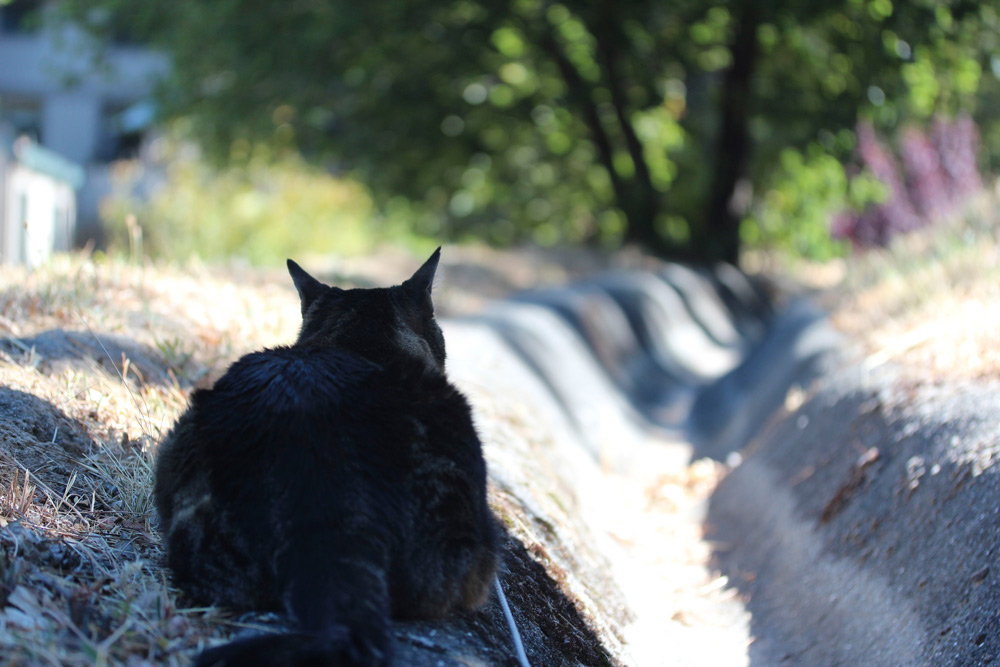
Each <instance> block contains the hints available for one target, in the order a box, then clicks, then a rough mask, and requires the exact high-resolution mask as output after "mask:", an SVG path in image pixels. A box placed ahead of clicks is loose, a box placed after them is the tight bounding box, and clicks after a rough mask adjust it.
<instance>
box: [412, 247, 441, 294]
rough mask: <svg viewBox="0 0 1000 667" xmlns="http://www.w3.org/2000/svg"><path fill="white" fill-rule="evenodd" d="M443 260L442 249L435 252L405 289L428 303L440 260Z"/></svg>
mask: <svg viewBox="0 0 1000 667" xmlns="http://www.w3.org/2000/svg"><path fill="white" fill-rule="evenodd" d="M440 259H441V248H438V249H437V250H435V251H434V254H433V255H431V256H430V258H429V259H428V260H427V261H426V262H424V265H423V266H421V267H420V268H419V269H417V272H416V273H414V274H413V276H411V277H410V279H409V280H407V281H406V282H405V283H403V287H404V288H405V289H406V291H408V292H409V293H410V294H413V295H414V296H416V297H422V298H426V299H427V300H428V301H429V300H430V297H431V286H433V284H434V273H435V272H436V271H437V266H438V260H440Z"/></svg>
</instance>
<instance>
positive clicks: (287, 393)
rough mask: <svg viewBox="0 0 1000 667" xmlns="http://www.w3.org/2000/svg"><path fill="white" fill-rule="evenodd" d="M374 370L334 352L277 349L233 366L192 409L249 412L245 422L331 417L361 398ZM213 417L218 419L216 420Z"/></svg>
mask: <svg viewBox="0 0 1000 667" xmlns="http://www.w3.org/2000/svg"><path fill="white" fill-rule="evenodd" d="M375 370H376V367H375V366H374V365H373V364H371V363H369V362H367V361H365V360H364V359H361V358H360V357H357V356H356V355H352V354H350V353H347V352H342V351H339V350H336V349H323V348H302V347H296V346H292V347H276V348H270V349H265V350H260V351H258V352H252V353H250V354H248V355H246V356H244V357H241V358H240V359H239V360H238V361H236V362H235V363H234V364H233V365H232V366H231V367H230V368H229V370H227V371H226V373H225V375H223V376H222V377H221V378H220V379H219V380H218V382H216V383H215V386H214V387H212V389H210V390H207V391H201V392H198V393H197V394H195V396H194V397H193V400H192V404H193V405H194V407H195V408H196V409H199V410H203V409H209V410H218V411H221V412H223V413H224V412H227V411H233V412H236V411H239V412H242V411H244V410H247V411H249V412H248V413H243V415H242V416H243V417H244V418H247V417H253V416H254V415H257V416H266V415H290V414H291V415H294V414H296V413H300V414H307V413H310V412H315V411H323V412H329V411H330V410H331V409H336V408H337V407H338V406H341V405H344V404H345V403H349V402H355V403H356V402H358V401H361V400H363V399H364V396H363V394H362V393H361V392H359V388H360V387H361V386H362V385H364V384H366V383H368V382H369V379H370V378H371V376H372V373H373V372H374V371H375ZM214 416H216V417H218V416H221V415H218V414H216V415H214Z"/></svg>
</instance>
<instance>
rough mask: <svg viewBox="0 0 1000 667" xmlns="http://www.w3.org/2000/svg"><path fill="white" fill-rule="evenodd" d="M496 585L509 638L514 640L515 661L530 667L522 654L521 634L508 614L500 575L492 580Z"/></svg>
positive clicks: (512, 617)
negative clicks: (508, 629)
mask: <svg viewBox="0 0 1000 667" xmlns="http://www.w3.org/2000/svg"><path fill="white" fill-rule="evenodd" d="M493 583H495V584H496V589H497V595H498V596H499V597H500V606H501V607H503V615H504V616H506V617H507V626H508V627H509V628H510V636H511V637H513V638H514V651H515V652H516V653H517V660H518V662H520V663H521V667H531V663H530V662H528V656H527V654H526V653H525V652H524V644H522V643H521V633H520V632H518V631H517V624H516V623H514V615H513V614H511V613H510V606H509V605H508V604H507V596H506V595H504V594H503V586H501V585H500V575H497V576H495V577H494V578H493Z"/></svg>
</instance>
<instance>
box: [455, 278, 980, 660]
mask: <svg viewBox="0 0 1000 667" xmlns="http://www.w3.org/2000/svg"><path fill="white" fill-rule="evenodd" d="M461 327H465V328H466V331H465V332H464V333H457V332H458V329H459V328H461ZM478 328H482V329H483V330H486V331H492V332H493V333H494V335H495V338H494V340H493V343H491V344H492V345H498V346H502V347H506V348H507V352H506V353H505V354H506V355H507V356H506V357H505V358H506V362H505V364H504V365H505V367H506V368H505V367H500V368H498V369H496V370H495V372H496V373H498V374H500V375H508V374H509V369H510V368H513V367H517V368H519V369H520V370H519V371H517V373H516V375H517V377H518V379H517V380H516V382H512V383H508V384H506V385H496V387H497V388H500V387H503V389H502V390H503V391H514V392H517V393H518V394H519V395H520V396H522V397H523V398H524V400H526V401H529V402H530V403H531V404H532V405H533V406H534V408H536V409H537V411H538V414H539V415H540V420H541V421H542V422H543V424H541V426H540V428H542V429H545V428H549V432H550V433H551V434H552V436H551V451H552V452H553V454H552V456H553V457H555V458H553V459H552V461H554V462H553V463H552V465H551V466H550V468H549V470H550V471H552V473H553V474H555V475H557V476H559V477H560V479H562V480H563V483H564V485H565V486H566V488H568V489H572V491H573V497H574V500H573V502H574V503H575V505H574V506H575V507H576V509H577V511H579V512H581V514H582V515H583V516H586V517H591V518H593V517H595V516H599V515H600V513H601V510H602V507H600V505H601V504H602V503H604V502H607V507H612V506H614V505H613V503H611V502H609V501H608V499H607V497H602V496H601V495H600V493H599V492H598V491H596V490H595V489H600V488H601V487H602V483H603V482H602V474H601V473H600V471H598V470H597V466H596V465H594V464H598V463H599V464H600V465H601V466H603V468H604V469H605V471H606V470H609V469H610V470H613V471H618V472H621V473H626V474H627V475H629V477H628V478H627V479H635V480H639V479H642V473H643V467H645V466H647V464H648V462H649V461H650V456H652V455H653V452H659V453H660V454H661V455H663V456H665V457H666V458H671V457H672V458H673V465H679V466H680V465H683V464H684V460H685V459H687V458H688V457H691V458H699V457H702V456H711V457H714V458H716V459H720V460H726V459H727V458H729V459H730V461H731V463H732V464H733V465H734V466H735V467H734V469H733V470H732V471H731V472H730V473H729V475H728V476H727V477H726V478H725V479H724V480H723V481H722V483H721V484H720V485H719V487H718V489H717V490H716V492H715V493H714V495H713V496H712V498H711V501H710V505H709V508H708V513H707V516H706V517H705V526H706V528H707V529H708V530H710V531H711V532H710V535H709V536H708V537H709V539H711V540H712V543H713V544H714V545H716V546H715V558H716V561H717V563H718V566H719V567H720V568H721V569H722V571H723V573H724V574H725V575H726V576H727V577H728V580H729V582H730V584H731V585H735V586H736V587H737V588H738V590H739V591H740V592H741V594H742V596H743V599H744V600H747V603H746V604H747V606H746V608H747V609H748V610H749V612H750V613H751V614H752V616H751V619H750V627H749V633H750V635H752V637H753V641H752V643H750V644H749V649H748V652H747V655H746V656H744V659H743V660H742V661H741V658H740V656H735V657H734V655H733V654H732V653H727V654H726V655H727V656H728V658H727V659H726V660H723V661H721V662H719V663H712V664H746V663H747V662H749V664H751V665H754V666H770V665H799V666H802V667H811V666H813V665H832V664H845V665H846V664H851V665H854V664H857V665H927V666H931V665H970V666H971V665H985V664H988V663H991V662H994V661H995V660H996V659H998V658H1000V567H998V566H997V565H996V555H997V549H998V548H1000V503H998V502H997V500H996V499H997V498H1000V474H998V472H997V471H998V466H996V462H997V461H998V460H1000V437H998V435H997V434H998V433H1000V391H998V390H1000V385H997V384H996V383H993V384H991V385H985V386H983V385H963V386H948V385H936V384H927V383H923V384H922V383H915V382H913V381H910V380H906V379H903V378H900V377H897V376H896V374H895V373H894V372H893V371H892V370H891V369H889V368H885V367H883V368H878V369H875V370H874V371H872V370H866V369H865V368H862V367H858V366H855V365H852V364H851V363H849V362H847V361H846V360H845V357H844V356H843V355H842V354H841V353H840V352H839V350H840V348H841V341H840V339H839V338H838V336H837V335H836V334H835V333H833V332H832V330H831V329H830V327H829V326H828V325H827V323H826V320H825V317H824V314H823V313H822V312H821V311H819V310H818V309H817V308H815V307H814V306H813V305H812V304H811V303H810V302H808V301H806V300H793V301H791V302H788V303H785V304H783V305H781V306H780V307H775V306H773V305H772V304H771V302H770V301H769V300H768V297H766V296H764V293H763V292H762V291H761V290H760V289H758V288H757V287H756V286H755V285H753V283H752V282H750V281H748V280H747V279H746V277H745V276H742V274H739V273H738V272H735V270H733V269H731V267H717V268H715V269H712V270H710V271H709V270H699V271H694V270H690V269H686V268H683V267H681V268H678V267H675V266H671V265H668V266H665V267H664V268H663V270H661V271H658V272H656V273H655V274H654V273H645V274H643V273H625V272H619V273H615V274H610V275H608V276H601V277H597V278H593V279H590V280H587V281H584V282H582V283H580V284H577V285H571V286H568V287H566V288H563V289H558V290H546V291H544V292H536V293H527V294H522V295H518V296H517V297H516V298H514V299H513V300H512V301H510V302H507V303H504V304H503V305H501V306H497V307H496V308H495V309H493V310H491V311H489V313H488V314H487V315H484V316H482V317H480V318H475V319H473V320H471V321H466V322H464V323H462V324H459V323H452V324H450V325H448V327H447V329H446V330H447V332H448V335H449V339H451V338H452V337H453V336H454V337H456V339H457V340H456V342H458V345H457V347H458V348H463V347H465V345H466V344H464V343H462V342H459V341H460V339H462V338H463V337H466V336H471V335H472V334H471V333H470V332H471V331H473V330H476V329H478ZM449 344H451V341H449ZM487 347H488V346H486V345H483V344H477V345H476V347H475V350H474V351H471V355H472V356H477V355H479V356H481V355H482V354H484V350H485V349H486V348H487ZM463 354H464V353H461V352H460V353H459V355H458V358H459V359H461V358H462V357H463ZM466 356H468V355H466ZM474 365H475V364H473V363H472V362H471V361H469V360H468V359H466V360H463V361H459V362H458V363H457V365H456V366H457V367H459V368H464V370H465V371H471V376H476V373H481V371H475V370H473V366H474ZM838 366H845V367H846V369H844V370H837V367H838ZM453 368H455V367H453ZM463 374H464V373H463V371H462V370H460V371H459V372H458V375H459V376H462V375H463ZM511 377H513V375H511ZM795 386H799V387H800V388H804V389H803V390H802V391H799V392H794V393H793V394H792V395H790V394H789V389H790V388H792V387H795ZM806 394H809V395H811V398H810V399H809V400H808V401H807V402H806V403H805V404H804V405H802V407H801V408H798V409H794V403H795V402H796V401H795V400H791V401H787V403H788V406H789V408H788V410H790V411H788V412H785V411H783V407H784V406H785V405H786V399H787V398H788V397H789V396H791V397H792V398H793V399H794V398H795V396H796V395H798V396H804V395H806ZM776 411H777V412H778V414H775V413H776ZM651 434H652V435H651ZM670 443H673V444H670ZM581 452H583V453H584V454H585V455H584V456H583V457H581V456H580V455H579V454H580V453H581ZM734 452H739V456H736V457H733V456H731V454H732V453H734ZM496 455H497V456H500V455H501V454H496ZM603 509H606V508H603ZM595 521H596V520H595ZM596 522H597V523H599V521H596ZM605 525H607V524H605ZM595 532H599V531H595ZM595 539H597V538H595ZM598 542H599V540H598ZM599 548H600V549H602V550H603V549H607V551H604V553H612V552H613V551H614V545H599ZM633 574H634V573H633ZM628 575H629V573H627V572H626V573H621V572H619V571H615V577H617V579H616V580H617V581H618V582H619V584H620V585H621V586H622V587H623V588H625V589H628V584H627V579H628ZM643 577H645V573H643V574H642V576H640V577H639V580H640V583H639V586H642V582H643ZM629 590H630V591H631V592H629V593H628V594H629V595H630V597H629V601H630V604H633V606H634V607H635V608H636V609H637V610H640V605H639V604H638V603H637V602H636V598H634V597H631V595H632V592H634V588H632V589H629ZM649 608H650V607H648V606H647V607H645V608H643V610H640V613H639V616H640V617H641V616H642V614H643V613H645V612H644V610H648V609H649ZM640 620H641V619H640ZM637 625H641V623H637ZM719 631H720V630H719V628H717V627H715V628H713V632H716V633H718V632H719ZM625 636H626V637H627V638H628V639H629V642H630V645H631V646H632V647H633V649H634V650H636V649H635V647H638V646H641V645H642V642H641V641H636V639H635V637H636V635H635V634H634V633H631V631H629V630H626V631H625ZM722 643H724V642H722ZM636 652H637V656H636V657H637V658H638V659H637V660H635V661H633V662H628V664H641V665H646V664H685V662H684V660H682V659H679V658H678V659H676V660H673V659H670V660H667V661H661V662H658V661H657V657H656V655H655V651H653V652H647V653H645V654H641V655H640V654H639V652H638V650H637V651H636ZM688 664H699V663H698V662H690V663H688ZM700 664H708V663H704V662H703V663H700Z"/></svg>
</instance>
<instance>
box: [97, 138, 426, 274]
mask: <svg viewBox="0 0 1000 667" xmlns="http://www.w3.org/2000/svg"><path fill="white" fill-rule="evenodd" d="M171 146H172V149H171V150H170V153H169V155H168V157H167V159H166V164H168V165H169V166H168V171H167V173H166V179H165V182H164V183H163V184H162V186H161V187H159V188H158V189H156V190H155V192H154V193H153V195H152V196H151V197H149V198H140V197H136V196H133V195H131V194H130V193H129V191H128V188H127V184H128V174H127V173H126V174H120V175H119V180H120V183H119V188H118V190H117V191H116V192H115V193H114V194H113V195H112V196H111V197H109V198H108V199H107V200H106V201H105V202H104V205H103V215H104V217H105V219H106V220H107V221H109V223H110V231H111V241H112V245H114V246H116V247H119V248H129V247H131V248H132V249H133V252H134V251H135V247H136V235H137V232H138V233H140V234H141V239H142V249H141V250H143V251H145V252H146V253H149V254H150V255H152V256H156V257H168V258H173V259H178V260H183V259H186V258H188V257H191V256H197V257H200V258H202V259H215V260H218V259H225V258H232V257H237V258H241V259H244V260H246V261H249V262H251V263H253V264H262V265H263V264H277V263H280V262H283V261H284V259H285V258H286V257H291V256H296V257H302V256H303V255H309V254H317V253H319V254H321V253H337V254H361V253H365V252H368V251H370V250H372V248H373V246H374V245H375V244H377V243H379V242H381V241H385V240H387V239H389V238H391V239H393V240H394V241H395V242H401V241H406V240H407V239H410V241H411V242H412V241H413V240H414V239H413V237H412V236H410V235H408V234H407V233H406V232H405V231H403V230H401V229H400V226H399V225H398V224H395V223H392V222H390V221H389V220H388V219H386V218H385V217H384V216H380V215H378V214H376V212H375V210H374V208H373V206H372V201H371V197H370V195H369V194H368V192H367V191H366V190H365V188H364V187H363V186H361V185H359V184H358V183H356V182H354V181H352V180H349V179H341V178H334V177H332V176H330V175H329V174H327V173H326V172H324V171H322V170H320V169H318V168H316V167H314V166H310V165H307V164H306V163H305V162H304V161H303V160H302V159H301V158H299V157H296V156H281V157H275V156H272V155H271V154H270V153H269V152H268V151H267V150H266V149H264V148H262V147H258V148H257V149H254V150H253V151H252V152H251V153H249V154H240V155H237V156H234V159H233V162H232V163H231V164H230V166H229V167H228V168H226V169H221V170H220V169H216V168H214V167H212V166H211V165H210V164H208V163H206V162H205V161H204V160H202V159H200V158H199V157H197V155H196V154H195V155H192V154H190V153H191V151H190V146H188V150H186V151H185V150H183V148H184V146H185V144H184V143H183V142H172V143H171ZM237 152H239V151H237ZM185 153H187V154H185ZM127 168H128V167H127V165H122V166H121V167H120V170H125V171H127ZM136 223H137V224H136ZM137 228H138V229H137Z"/></svg>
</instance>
